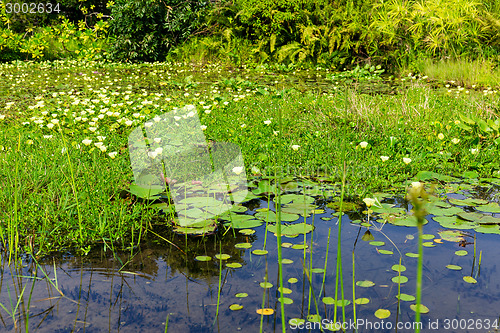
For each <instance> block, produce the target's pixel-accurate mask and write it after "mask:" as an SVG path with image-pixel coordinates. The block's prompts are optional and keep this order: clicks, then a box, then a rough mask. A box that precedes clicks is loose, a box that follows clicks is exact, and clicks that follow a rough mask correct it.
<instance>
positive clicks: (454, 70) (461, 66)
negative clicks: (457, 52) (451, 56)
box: [417, 59, 500, 89]
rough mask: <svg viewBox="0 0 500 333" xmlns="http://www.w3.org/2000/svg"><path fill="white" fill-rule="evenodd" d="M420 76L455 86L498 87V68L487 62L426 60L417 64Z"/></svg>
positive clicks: (499, 77)
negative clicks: (452, 83) (451, 82)
mask: <svg viewBox="0 0 500 333" xmlns="http://www.w3.org/2000/svg"><path fill="white" fill-rule="evenodd" d="M417 68H418V70H419V72H420V73H421V74H422V75H427V76H428V77H429V78H430V79H434V80H438V81H447V82H450V81H453V82H454V83H456V85H457V86H462V87H468V88H469V89H470V88H472V86H474V87H476V86H477V87H478V88H479V87H483V88H487V87H499V86H500V67H498V66H496V65H495V64H494V63H493V62H492V61H489V60H475V61H468V60H465V59H457V60H442V61H435V60H431V59H426V60H423V61H421V62H420V63H418V64H417Z"/></svg>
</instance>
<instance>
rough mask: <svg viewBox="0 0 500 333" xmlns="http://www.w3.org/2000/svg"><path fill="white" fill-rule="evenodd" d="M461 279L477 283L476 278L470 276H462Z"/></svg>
mask: <svg viewBox="0 0 500 333" xmlns="http://www.w3.org/2000/svg"><path fill="white" fill-rule="evenodd" d="M463 279H464V281H465V282H467V283H477V280H476V279H474V278H473V277H472V276H464V277H463Z"/></svg>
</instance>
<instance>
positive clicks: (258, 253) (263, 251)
mask: <svg viewBox="0 0 500 333" xmlns="http://www.w3.org/2000/svg"><path fill="white" fill-rule="evenodd" d="M252 253H253V254H255V255H257V256H263V255H266V254H267V253H268V251H267V250H253V251H252Z"/></svg>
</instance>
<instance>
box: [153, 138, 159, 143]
mask: <svg viewBox="0 0 500 333" xmlns="http://www.w3.org/2000/svg"><path fill="white" fill-rule="evenodd" d="M153 141H154V142H156V143H160V142H161V138H154V139H153Z"/></svg>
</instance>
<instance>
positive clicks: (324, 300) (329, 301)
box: [323, 297, 335, 305]
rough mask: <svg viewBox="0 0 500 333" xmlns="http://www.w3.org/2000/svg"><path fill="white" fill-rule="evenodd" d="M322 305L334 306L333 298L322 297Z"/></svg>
mask: <svg viewBox="0 0 500 333" xmlns="http://www.w3.org/2000/svg"><path fill="white" fill-rule="evenodd" d="M323 303H325V304H326V305H333V304H335V298H333V297H323Z"/></svg>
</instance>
